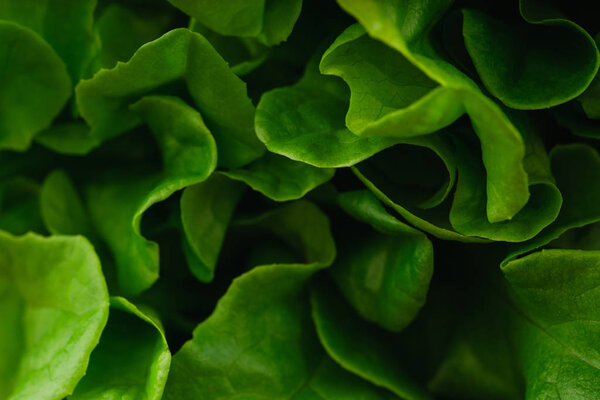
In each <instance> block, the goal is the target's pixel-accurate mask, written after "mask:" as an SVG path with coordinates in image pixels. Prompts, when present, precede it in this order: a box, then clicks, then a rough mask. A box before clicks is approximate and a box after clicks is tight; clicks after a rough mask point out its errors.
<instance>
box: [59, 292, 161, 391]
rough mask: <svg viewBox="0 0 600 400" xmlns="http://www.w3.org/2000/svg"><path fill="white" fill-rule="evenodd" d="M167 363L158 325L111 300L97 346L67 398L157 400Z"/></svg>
mask: <svg viewBox="0 0 600 400" xmlns="http://www.w3.org/2000/svg"><path fill="white" fill-rule="evenodd" d="M170 362H171V353H170V352H169V348H168V346H167V341H166V339H165V336H164V333H163V332H162V328H161V327H160V325H158V324H157V323H156V322H155V321H154V320H152V319H151V318H150V317H148V316H147V315H146V314H144V313H143V312H142V311H140V310H139V309H138V308H137V307H136V306H134V305H133V304H131V303H130V302H128V301H127V300H125V299H124V298H123V297H112V298H111V299H110V316H109V318H108V323H107V325H106V328H105V329H104V331H103V332H102V337H101V338H100V343H98V346H97V347H96V349H95V350H94V352H93V353H92V356H91V357H90V365H89V367H88V369H87V372H86V375H85V377H83V379H82V380H81V381H80V382H79V384H78V385H77V387H76V388H75V392H73V394H72V395H71V396H69V399H71V400H85V399H89V400H92V399H98V398H103V399H122V398H130V399H147V400H160V398H161V397H162V392H163V389H164V387H165V383H166V381H167V375H168V373H169V364H170Z"/></svg>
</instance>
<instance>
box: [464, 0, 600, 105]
mask: <svg viewBox="0 0 600 400" xmlns="http://www.w3.org/2000/svg"><path fill="white" fill-rule="evenodd" d="M531 3H543V2H542V1H539V0H522V1H521V2H520V11H521V15H522V16H523V19H524V20H521V21H519V19H520V18H518V16H516V15H515V17H517V18H515V19H516V21H511V22H512V23H510V22H505V21H502V20H499V19H497V18H494V17H493V16H491V15H487V14H486V13H484V12H480V11H476V10H472V9H464V10H463V12H462V14H463V35H464V39H465V46H466V48H467V51H468V52H469V54H470V56H471V58H472V59H473V64H474V65H475V68H476V69H477V73H478V74H479V77H480V78H481V80H482V82H483V84H484V85H485V87H486V88H487V89H488V90H489V91H490V92H491V93H492V94H493V95H494V96H496V97H497V98H498V99H500V100H501V101H502V102H503V103H504V104H505V105H507V106H509V107H512V108H517V109H538V108H548V107H552V106H555V105H557V104H561V103H565V102H567V101H569V100H571V99H573V98H575V97H577V96H578V95H580V94H581V93H582V92H583V91H584V90H585V89H586V88H587V87H588V85H589V84H590V82H591V81H592V79H593V78H594V75H596V72H597V71H598V66H599V65H600V54H598V49H597V48H596V45H595V43H594V40H593V39H592V38H591V37H590V35H589V34H588V33H587V32H586V31H584V30H583V29H582V28H581V27H579V26H578V25H576V24H575V23H573V22H572V21H569V20H567V19H563V18H559V17H558V16H552V17H550V16H547V15H543V16H542V15H539V14H538V6H537V5H535V4H531ZM516 11H517V9H516V7H515V14H516Z"/></svg>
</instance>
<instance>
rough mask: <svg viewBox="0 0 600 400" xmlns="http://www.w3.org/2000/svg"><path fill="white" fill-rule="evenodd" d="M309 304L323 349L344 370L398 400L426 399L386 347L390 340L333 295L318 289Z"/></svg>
mask: <svg viewBox="0 0 600 400" xmlns="http://www.w3.org/2000/svg"><path fill="white" fill-rule="evenodd" d="M311 304H312V315H313V320H314V323H315V326H316V328H317V333H318V335H319V339H320V341H321V343H322V345H323V347H324V348H325V350H326V351H327V354H329V355H330V356H331V358H333V359H334V360H335V361H336V362H337V363H338V364H340V365H341V366H342V367H343V368H344V369H346V370H348V371H350V372H352V373H354V374H356V375H358V376H360V377H362V378H364V379H366V380H368V381H370V382H372V383H373V384H375V385H377V386H380V387H383V388H386V389H388V390H390V391H391V392H393V393H395V394H396V395H397V396H399V397H400V398H402V399H407V400H411V399H429V398H430V397H429V396H428V395H427V394H426V393H425V391H424V390H423V389H422V388H420V387H419V386H418V385H417V384H416V383H415V382H414V381H413V380H412V379H411V378H410V377H409V375H407V373H406V372H405V369H404V368H403V367H402V363H401V360H398V358H397V357H396V355H395V354H394V352H393V349H390V348H389V347H388V346H389V345H391V341H390V340H389V339H390V338H389V337H388V336H386V335H385V334H384V333H383V332H381V331H377V329H376V328H375V327H374V326H370V325H368V324H367V323H365V322H364V321H361V320H360V319H359V318H357V316H355V315H353V313H352V310H351V309H350V308H349V307H348V306H347V305H346V304H344V302H343V299H341V298H340V297H339V296H338V295H337V294H336V293H335V292H333V293H332V292H331V290H326V287H325V286H324V285H321V286H320V287H318V288H317V289H316V290H313V291H312V292H311Z"/></svg>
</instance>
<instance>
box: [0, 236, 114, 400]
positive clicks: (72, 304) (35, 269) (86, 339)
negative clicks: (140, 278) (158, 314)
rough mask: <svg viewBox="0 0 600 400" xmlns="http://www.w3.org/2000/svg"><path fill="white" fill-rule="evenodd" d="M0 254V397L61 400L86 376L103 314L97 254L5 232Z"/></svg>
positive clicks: (76, 241)
mask: <svg viewBox="0 0 600 400" xmlns="http://www.w3.org/2000/svg"><path fill="white" fill-rule="evenodd" d="M0 254H1V257H0V285H1V286H0V287H1V293H2V296H1V297H0V315H1V316H2V320H3V321H4V323H3V326H4V328H3V329H2V330H1V331H0V332H1V333H0V347H1V349H2V355H3V356H2V359H1V361H0V371H1V372H2V373H1V375H0V376H2V378H1V379H0V395H1V396H2V398H6V399H19V398H21V399H25V398H39V399H60V398H63V397H64V396H66V395H68V394H70V393H71V392H72V391H73V388H74V387H75V385H76V384H77V382H78V381H79V379H80V378H81V377H83V375H84V374H85V371H86V366H87V364H88V360H89V357H90V353H91V352H92V350H93V349H94V347H95V346H96V344H97V343H98V339H99V338H100V334H101V333H102V329H103V328H104V325H105V324H106V319H107V317H108V294H107V291H106V284H105V283H104V279H103V277H102V273H101V270H100V262H99V260H98V257H97V256H96V254H95V253H94V249H93V248H92V246H91V245H90V244H89V242H88V241H87V240H85V239H84V238H81V237H67V236H56V237H52V238H44V237H41V236H38V235H35V234H27V235H25V236H12V235H9V234H7V233H1V234H0ZM65 349H68V351H65Z"/></svg>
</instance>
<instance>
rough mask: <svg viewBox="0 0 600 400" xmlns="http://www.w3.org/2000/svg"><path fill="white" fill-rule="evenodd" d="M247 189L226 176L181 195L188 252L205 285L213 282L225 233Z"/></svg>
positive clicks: (194, 187) (189, 259) (195, 270)
mask: <svg viewBox="0 0 600 400" xmlns="http://www.w3.org/2000/svg"><path fill="white" fill-rule="evenodd" d="M243 189H244V187H243V185H242V184H240V183H238V182H235V181H233V180H230V179H228V178H226V177H225V176H223V175H222V174H213V175H212V176H211V177H210V178H209V179H207V180H206V181H205V182H202V183H198V184H196V185H193V186H190V187H188V188H186V189H185V190H184V191H183V194H182V195H181V203H180V207H181V222H182V226H183V232H184V249H187V251H186V256H187V257H186V258H187V260H188V264H189V266H190V270H191V271H192V273H193V274H194V276H196V278H198V279H199V280H200V281H202V282H210V281H211V280H212V279H213V276H214V271H215V267H216V265H217V260H218V257H219V253H220V251H221V246H222V244H223V240H224V238H225V233H226V231H227V228H228V226H229V222H230V221H231V217H232V215H233V211H234V209H235V206H236V205H237V203H238V201H239V200H240V197H241V195H242V193H243Z"/></svg>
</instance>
